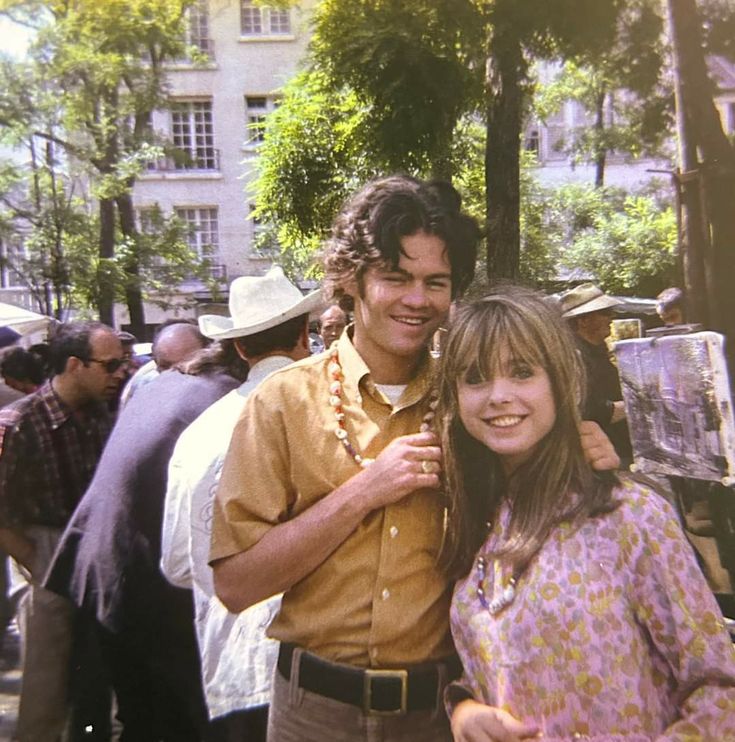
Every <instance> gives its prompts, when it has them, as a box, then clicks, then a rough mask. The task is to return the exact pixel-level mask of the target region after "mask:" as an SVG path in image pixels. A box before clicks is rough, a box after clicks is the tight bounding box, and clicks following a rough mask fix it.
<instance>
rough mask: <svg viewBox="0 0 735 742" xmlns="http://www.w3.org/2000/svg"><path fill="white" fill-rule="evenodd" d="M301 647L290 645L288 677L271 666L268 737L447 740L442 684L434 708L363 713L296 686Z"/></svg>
mask: <svg viewBox="0 0 735 742" xmlns="http://www.w3.org/2000/svg"><path fill="white" fill-rule="evenodd" d="M301 651H302V650H300V649H296V650H294V657H293V667H292V670H291V679H290V680H286V679H285V678H284V677H283V676H282V675H281V673H280V672H279V671H278V668H276V669H275V676H274V681H273V695H272V698H271V707H270V712H269V715H268V742H325V740H329V742H451V740H452V733H451V731H450V729H449V721H448V720H447V716H446V713H445V712H444V704H443V701H442V696H443V692H442V690H441V689H440V691H439V693H438V694H437V695H438V697H437V707H436V709H434V710H432V711H412V712H410V713H408V714H403V715H402V716H379V715H372V714H370V715H366V714H364V713H363V711H362V709H360V708H358V707H357V706H352V705H350V704H347V703H342V702H341V701H335V700H334V699H332V698H326V697H324V696H320V695H317V694H316V693H311V692H310V691H307V690H304V689H303V688H299V684H298V675H299V671H298V668H299V661H298V660H299V657H300V652H301Z"/></svg>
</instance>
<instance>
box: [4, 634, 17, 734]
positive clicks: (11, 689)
mask: <svg viewBox="0 0 735 742" xmlns="http://www.w3.org/2000/svg"><path fill="white" fill-rule="evenodd" d="M19 667H20V636H19V634H18V627H17V626H16V623H15V621H13V622H12V623H11V624H10V626H9V627H8V630H7V632H6V634H5V640H4V641H3V647H2V652H0V742H10V739H11V737H12V734H13V729H15V720H16V717H17V715H18V693H19V692H20V669H19Z"/></svg>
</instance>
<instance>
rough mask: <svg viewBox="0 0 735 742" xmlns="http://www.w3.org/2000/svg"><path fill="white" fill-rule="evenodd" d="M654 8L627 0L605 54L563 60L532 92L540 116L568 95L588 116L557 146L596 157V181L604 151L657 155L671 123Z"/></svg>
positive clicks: (580, 157) (580, 156)
mask: <svg viewBox="0 0 735 742" xmlns="http://www.w3.org/2000/svg"><path fill="white" fill-rule="evenodd" d="M662 26H663V20H662V17H661V15H660V9H659V8H658V7H657V6H655V5H654V4H652V3H651V2H650V1H649V0H637V1H633V0H630V1H629V2H627V3H626V4H625V5H624V6H623V7H622V8H621V11H620V14H619V17H618V20H617V34H616V39H615V43H614V44H613V45H612V46H611V48H610V49H608V50H607V51H606V53H605V54H596V55H584V56H583V57H581V58H580V59H569V60H567V61H566V62H565V63H564V64H563V66H562V68H561V70H560V72H559V74H558V75H557V76H556V77H555V79H554V80H552V81H551V82H550V83H547V84H545V85H539V86H538V88H537V90H536V94H535V96H534V101H533V103H534V110H535V113H536V115H537V116H538V117H539V118H540V119H541V120H542V121H546V120H547V119H548V118H549V117H550V116H551V115H552V114H555V113H557V112H558V111H559V110H560V108H561V107H562V105H563V104H564V102H566V101H568V100H573V101H577V102H578V103H580V104H581V105H582V106H583V108H584V109H585V111H586V112H587V114H588V121H586V122H585V123H584V124H581V125H580V126H578V127H577V128H576V130H574V131H572V133H571V137H570V139H569V140H568V141H565V142H563V143H562V147H561V149H562V151H564V152H565V153H567V154H568V155H570V156H571V157H572V159H573V160H575V161H578V162H596V163H598V167H599V168H600V169H599V171H598V180H599V182H598V185H601V184H602V179H603V177H604V173H603V170H602V168H604V162H605V157H606V156H607V155H608V154H609V153H612V152H619V153H626V154H629V155H631V156H632V157H640V156H643V155H648V156H651V155H654V156H655V155H659V154H661V149H662V145H663V142H664V140H665V138H666V136H667V134H668V132H669V131H671V128H672V118H673V91H672V89H671V84H670V81H668V80H667V79H666V77H665V76H664V74H663V70H664V56H665V49H664V44H663V34H662Z"/></svg>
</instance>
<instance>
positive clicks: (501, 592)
mask: <svg viewBox="0 0 735 742" xmlns="http://www.w3.org/2000/svg"><path fill="white" fill-rule="evenodd" d="M486 572H487V561H486V560H485V557H484V556H479V557H478V558H477V598H478V599H479V601H480V605H481V606H482V607H483V608H484V609H485V610H486V611H487V612H488V613H489V614H490V615H491V616H496V615H497V614H498V613H500V612H501V611H502V610H503V609H504V608H506V607H507V606H509V605H510V604H511V603H512V602H513V601H514V600H515V597H516V578H515V576H514V575H511V576H510V578H509V579H508V581H507V583H506V584H503V583H504V579H503V574H502V567H501V566H500V560H498V559H494V560H493V577H494V582H493V598H492V600H491V601H490V602H489V603H488V601H487V596H486V595H485V588H484V584H485V576H486Z"/></svg>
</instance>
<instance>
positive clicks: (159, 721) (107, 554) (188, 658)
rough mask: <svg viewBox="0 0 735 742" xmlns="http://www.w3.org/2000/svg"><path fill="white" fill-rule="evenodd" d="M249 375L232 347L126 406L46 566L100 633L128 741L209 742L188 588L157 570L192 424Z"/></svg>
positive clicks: (55, 585) (221, 347)
mask: <svg viewBox="0 0 735 742" xmlns="http://www.w3.org/2000/svg"><path fill="white" fill-rule="evenodd" d="M173 327H175V326H172V328H171V329H173ZM186 328H187V331H188V330H189V329H190V328H191V326H190V325H187V326H186ZM193 329H196V328H193ZM246 376H247V365H246V363H245V362H244V361H243V360H242V359H241V358H240V356H239V355H238V354H237V352H236V349H235V348H234V344H233V342H232V341H228V340H225V341H223V342H222V343H217V344H215V345H213V346H212V345H210V346H208V347H207V348H203V349H201V350H200V351H199V352H198V353H197V354H195V355H194V356H193V357H192V358H190V359H189V360H188V361H186V362H183V363H182V364H181V365H179V366H176V367H175V368H173V369H170V370H168V371H166V372H165V373H162V374H160V375H159V376H158V377H157V378H156V379H155V380H154V381H152V382H151V383H150V384H147V385H146V386H144V387H143V388H141V389H139V390H138V391H137V392H136V394H135V396H134V397H133V398H132V399H131V400H130V401H129V402H128V403H127V404H126V405H125V406H124V407H123V408H122V410H121V411H120V413H119V415H118V419H117V422H116V424H115V428H114V429H113V431H112V434H111V436H110V438H109V441H108V443H107V446H106V447H105V451H104V453H103V455H102V458H101V459H100V462H99V466H98V467H97V471H96V472H95V476H94V478H93V479H92V481H91V482H90V484H89V486H88V487H87V490H86V492H85V493H84V497H83V498H82V499H81V501H80V502H79V505H78V506H77V508H76V510H75V511H74V514H73V516H72V517H71V519H70V521H69V523H68V526H67V528H66V529H65V531H64V533H63V535H62V537H61V539H60V541H59V545H58V548H57V550H56V553H55V555H54V558H53V561H52V563H51V565H50V567H49V570H48V574H47V577H46V587H47V589H48V590H51V591H53V592H54V593H57V594H58V595H60V596H64V597H65V598H68V599H69V600H71V602H72V603H73V604H74V605H76V606H77V607H78V608H79V609H80V612H81V613H82V615H83V616H84V617H86V618H87V620H88V621H89V624H90V626H91V627H92V630H94V631H95V633H96V634H97V636H98V637H99V643H100V645H101V653H102V658H103V661H104V663H105V665H106V667H107V668H108V670H109V672H110V676H111V681H112V686H113V688H114V691H115V696H116V699H117V719H118V721H119V722H120V723H121V724H122V733H121V737H120V740H121V742H162V741H163V742H200V740H202V739H203V738H204V737H205V735H206V731H207V729H206V727H207V712H206V706H205V703H204V697H203V693H202V681H201V672H200V663H199V653H198V651H197V645H196V637H195V633H194V610H193V604H192V595H191V591H190V590H181V589H179V588H175V587H173V586H172V585H170V584H169V583H168V582H167V581H166V579H165V578H164V576H163V574H161V570H160V559H161V524H162V519H163V501H164V496H165V492H166V471H167V467H168V462H169V459H170V458H171V453H172V452H173V449H174V445H175V443H176V440H177V439H178V437H179V435H180V434H181V432H182V431H183V430H184V428H185V427H186V426H187V425H188V424H189V423H191V422H192V421H193V420H194V419H195V418H196V417H197V416H198V415H199V414H200V413H201V412H202V411H203V410H204V409H206V408H207V407H208V406H209V405H210V404H212V403H213V402H215V401H216V400H218V399H219V398H220V397H222V396H223V395H224V394H226V393H227V392H229V391H231V390H232V389H234V388H235V387H237V386H238V385H239V384H240V383H241V382H242V380H243V379H244V378H245V377H246Z"/></svg>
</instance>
